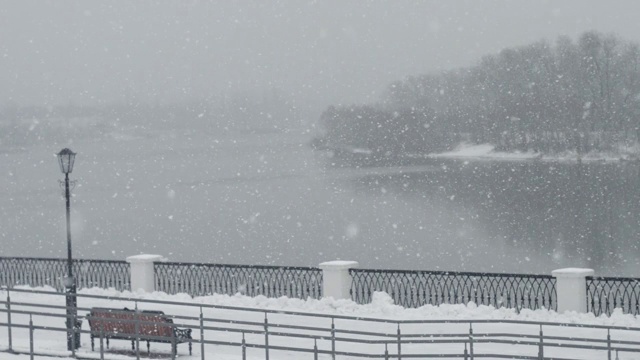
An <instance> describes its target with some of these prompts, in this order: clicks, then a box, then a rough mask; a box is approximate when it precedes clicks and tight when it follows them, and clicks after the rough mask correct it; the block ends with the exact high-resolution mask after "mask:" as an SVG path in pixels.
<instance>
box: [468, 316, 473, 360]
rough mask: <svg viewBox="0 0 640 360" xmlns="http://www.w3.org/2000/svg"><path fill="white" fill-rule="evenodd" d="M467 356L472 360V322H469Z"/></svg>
mask: <svg viewBox="0 0 640 360" xmlns="http://www.w3.org/2000/svg"><path fill="white" fill-rule="evenodd" d="M469 356H471V360H473V323H469Z"/></svg>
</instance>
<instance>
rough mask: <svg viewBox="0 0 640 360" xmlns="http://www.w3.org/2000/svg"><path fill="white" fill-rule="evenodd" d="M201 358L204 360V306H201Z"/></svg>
mask: <svg viewBox="0 0 640 360" xmlns="http://www.w3.org/2000/svg"><path fill="white" fill-rule="evenodd" d="M200 358H201V359H202V360H204V316H203V315H202V306H200Z"/></svg>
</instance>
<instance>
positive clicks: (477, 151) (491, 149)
mask: <svg viewBox="0 0 640 360" xmlns="http://www.w3.org/2000/svg"><path fill="white" fill-rule="evenodd" d="M639 153H640V151H639V149H637V148H636V147H620V148H619V149H618V151H617V152H615V153H607V152H593V153H587V154H582V155H581V156H578V154H577V153H576V152H575V151H566V152H562V153H558V154H553V155H542V154H540V153H536V152H533V151H529V152H517V151H516V152H501V151H496V150H495V146H494V145H491V144H480V145H472V144H467V143H462V144H460V145H459V146H458V147H457V148H456V149H455V150H453V151H448V152H444V153H437V154H429V155H428V157H430V158H447V159H456V158H460V159H478V160H542V161H577V159H578V158H580V160H581V161H620V160H633V159H636V158H637V157H638V154H639Z"/></svg>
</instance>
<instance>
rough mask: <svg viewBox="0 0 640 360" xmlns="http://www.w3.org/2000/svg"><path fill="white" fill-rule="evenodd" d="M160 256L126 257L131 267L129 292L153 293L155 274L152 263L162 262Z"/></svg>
mask: <svg viewBox="0 0 640 360" xmlns="http://www.w3.org/2000/svg"><path fill="white" fill-rule="evenodd" d="M164 260H165V259H164V257H162V256H161V255H148V254H143V255H134V256H129V257H127V262H128V263H129V264H130V265H131V291H140V290H142V291H145V292H153V291H154V290H155V272H154V270H153V263H154V262H158V261H164Z"/></svg>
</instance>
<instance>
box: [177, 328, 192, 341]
mask: <svg viewBox="0 0 640 360" xmlns="http://www.w3.org/2000/svg"><path fill="white" fill-rule="evenodd" d="M174 330H175V335H176V339H178V340H188V339H191V329H178V328H175V329H174Z"/></svg>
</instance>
